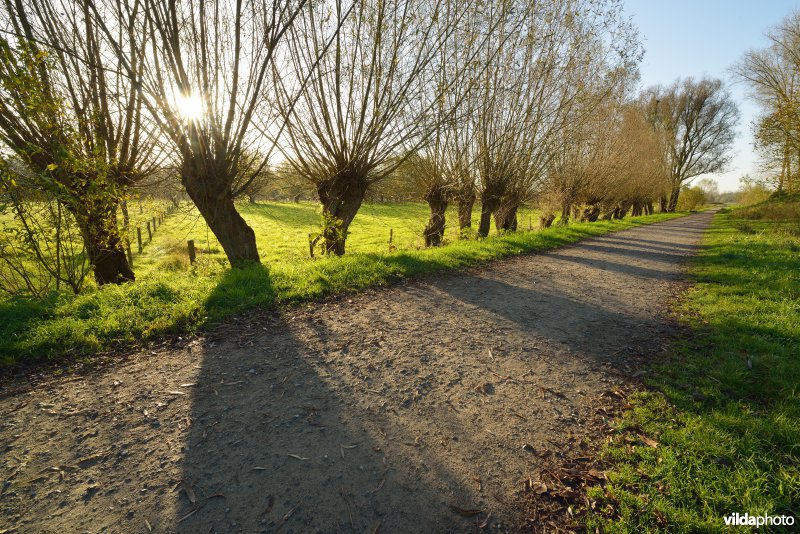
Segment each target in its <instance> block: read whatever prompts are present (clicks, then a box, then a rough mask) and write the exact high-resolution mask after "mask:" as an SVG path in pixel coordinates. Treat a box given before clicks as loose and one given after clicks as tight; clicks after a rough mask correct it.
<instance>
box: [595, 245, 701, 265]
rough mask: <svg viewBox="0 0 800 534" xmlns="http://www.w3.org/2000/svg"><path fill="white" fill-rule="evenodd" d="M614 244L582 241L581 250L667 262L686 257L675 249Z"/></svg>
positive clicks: (682, 259) (678, 260) (676, 261)
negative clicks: (655, 248)
mask: <svg viewBox="0 0 800 534" xmlns="http://www.w3.org/2000/svg"><path fill="white" fill-rule="evenodd" d="M619 245H620V246H612V245H610V244H609V245H606V244H604V243H602V244H601V243H593V242H589V243H581V245H580V249H581V250H590V251H596V252H603V253H607V254H613V255H614V256H623V257H627V258H632V259H641V260H650V261H660V262H665V263H678V262H681V261H684V260H685V259H686V254H681V253H679V252H678V253H676V252H675V251H674V249H673V251H672V252H666V251H665V249H659V250H654V247H646V248H645V247H640V246H637V245H633V246H630V245H629V246H621V245H622V243H620V244H619ZM633 247H636V248H633Z"/></svg>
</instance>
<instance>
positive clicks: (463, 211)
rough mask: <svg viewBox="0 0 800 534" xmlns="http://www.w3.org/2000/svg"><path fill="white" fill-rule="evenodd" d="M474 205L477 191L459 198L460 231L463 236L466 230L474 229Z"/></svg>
mask: <svg viewBox="0 0 800 534" xmlns="http://www.w3.org/2000/svg"><path fill="white" fill-rule="evenodd" d="M474 205H475V191H470V192H469V193H466V194H462V195H460V196H459V197H458V229H459V232H460V234H462V235H463V233H464V231H465V230H466V229H468V228H472V207H473V206H474Z"/></svg>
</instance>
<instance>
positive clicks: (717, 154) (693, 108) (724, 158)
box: [643, 78, 739, 212]
mask: <svg viewBox="0 0 800 534" xmlns="http://www.w3.org/2000/svg"><path fill="white" fill-rule="evenodd" d="M643 98H644V101H645V103H646V106H647V109H648V114H649V116H650V118H651V121H652V122H653V124H654V125H655V127H656V129H659V130H662V131H663V132H664V137H665V140H666V147H665V150H666V155H667V160H668V162H669V167H670V189H669V192H668V193H667V194H665V195H664V197H662V199H661V209H662V210H663V211H668V212H673V211H675V208H676V207H677V205H678V196H679V195H680V192H681V186H682V185H683V184H684V183H686V182H687V181H689V180H691V179H692V178H695V177H697V176H700V175H702V174H707V173H714V172H719V171H721V170H723V169H724V168H725V165H726V164H727V163H728V161H729V160H730V157H731V154H730V148H731V145H732V144H733V140H734V139H735V136H736V131H735V126H736V123H737V122H738V120H739V110H738V108H737V107H736V103H735V102H734V101H733V99H732V98H731V95H730V93H729V92H728V91H727V89H726V88H725V86H724V85H723V84H722V81H720V80H716V79H710V78H704V79H701V80H694V79H692V78H687V79H684V80H677V81H676V82H675V83H674V84H672V85H671V86H670V87H667V88H664V87H660V86H659V87H652V88H650V89H648V90H647V91H646V92H645V94H644V96H643Z"/></svg>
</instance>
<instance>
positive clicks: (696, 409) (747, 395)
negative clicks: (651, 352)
mask: <svg viewBox="0 0 800 534" xmlns="http://www.w3.org/2000/svg"><path fill="white" fill-rule="evenodd" d="M703 245H704V246H703V248H702V249H701V251H700V253H699V254H698V255H697V257H696V258H694V259H693V260H692V261H691V266H690V274H691V278H692V280H693V282H694V285H693V288H692V289H691V290H690V291H689V292H688V293H687V294H686V295H685V296H684V297H683V299H682V301H681V302H680V303H679V304H678V305H677V306H676V308H675V312H676V315H677V317H678V319H679V320H680V321H681V322H682V323H684V324H685V325H686V326H687V327H689V328H690V329H691V331H692V335H691V336H687V338H686V339H684V340H682V341H679V342H677V343H676V344H675V345H674V346H673V348H672V351H671V354H669V355H668V356H667V357H666V358H665V359H664V360H663V361H661V362H658V363H657V364H656V366H655V368H654V372H653V375H652V376H651V377H650V379H649V380H648V385H649V386H650V389H649V390H648V391H644V392H641V393H638V394H637V395H635V396H634V397H633V398H632V399H629V401H630V403H631V405H632V408H631V409H630V410H628V411H626V412H625V415H624V417H623V418H622V419H621V420H620V421H617V423H616V426H617V433H616V435H615V436H614V437H613V441H612V443H611V444H610V445H609V446H608V447H607V448H606V460H607V461H609V462H611V465H612V466H613V467H612V468H611V470H610V471H609V472H608V473H607V476H608V480H609V483H608V485H607V486H606V487H605V488H599V487H597V488H594V489H593V490H591V491H590V493H589V497H590V498H591V499H592V501H593V504H592V506H591V509H590V510H589V515H588V527H589V530H590V531H594V530H595V529H596V528H597V529H600V531H602V532H631V533H633V532H654V531H663V530H668V531H670V532H718V531H721V530H722V529H723V525H724V523H723V517H724V516H727V515H729V514H733V513H740V514H745V513H748V514H750V515H751V516H753V515H769V516H778V515H791V516H794V518H795V520H798V518H800V450H799V449H798V444H800V391H798V387H797V386H798V384H800V196H795V197H789V198H783V199H775V200H769V201H766V202H763V203H761V204H758V205H755V206H751V207H747V208H740V209H735V210H723V211H721V212H720V213H719V214H718V215H716V217H715V219H714V222H713V224H712V227H711V229H710V231H709V232H708V234H707V236H706V238H705V241H704V243H703ZM638 434H644V435H647V436H651V437H653V439H654V440H655V441H656V442H657V445H656V446H652V445H653V444H652V443H651V444H649V445H648V444H646V443H642V442H641V440H638V439H637V435H638ZM637 443H638V444H637ZM794 528H796V526H795V527H794ZM768 530H771V531H775V532H778V531H786V532H790V531H794V530H793V529H792V528H785V527H773V528H772V529H768Z"/></svg>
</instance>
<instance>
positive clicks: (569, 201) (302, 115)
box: [0, 0, 736, 284]
mask: <svg viewBox="0 0 800 534" xmlns="http://www.w3.org/2000/svg"><path fill="white" fill-rule="evenodd" d="M0 20H2V21H3V22H2V23H0V25H2V27H0V31H1V32H2V37H0V142H1V143H2V150H3V154H2V156H3V158H2V161H3V163H2V177H3V178H2V180H3V182H2V184H3V188H4V190H5V191H6V193H7V198H11V197H12V196H13V195H17V197H20V195H22V196H25V195H28V196H29V197H34V196H35V195H39V197H41V195H49V196H51V197H53V198H55V199H56V201H57V203H58V205H59V206H60V207H61V206H63V208H64V209H65V210H66V211H67V213H68V214H69V216H70V220H71V221H73V222H74V224H75V225H76V227H77V228H78V229H79V230H80V235H81V237H82V239H83V242H84V243H85V246H86V250H87V253H88V256H89V260H90V263H91V265H92V267H93V272H94V276H95V279H96V281H97V283H98V284H104V283H109V282H117V283H118V282H122V281H128V280H133V279H134V273H133V272H132V270H131V268H130V266H129V265H128V263H127V261H126V258H125V254H124V251H123V247H122V243H121V230H120V228H118V225H117V212H118V211H119V210H122V211H123V216H124V217H123V220H127V216H126V214H125V213H124V211H125V203H124V200H125V198H127V196H128V195H129V194H130V191H131V190H132V188H136V187H137V186H138V185H141V184H149V183H152V182H153V177H154V176H158V175H163V174H165V173H166V174H168V173H169V172H173V173H175V174H177V175H178V176H179V177H180V182H181V184H182V187H183V189H184V190H185V192H186V193H187V194H188V196H189V197H190V198H191V200H192V202H193V203H194V204H195V205H196V207H197V209H198V210H199V212H200V213H201V214H202V216H203V217H204V218H205V220H206V221H207V223H208V225H209V227H210V229H211V230H212V232H213V233H214V235H215V236H216V237H217V239H218V241H219V242H220V244H221V245H222V248H223V249H224V251H225V253H226V255H227V257H228V259H229V261H230V263H231V265H233V266H235V267H238V266H242V265H245V264H247V263H249V262H258V261H259V253H258V250H257V249H256V241H255V235H254V233H253V231H252V229H251V228H250V227H249V226H248V225H247V223H246V222H245V221H244V219H243V218H242V217H241V216H240V215H239V213H238V211H237V209H236V205H235V203H234V200H235V199H236V198H237V197H240V196H247V195H249V196H251V197H252V196H254V195H255V194H256V192H257V191H259V190H264V189H265V183H269V182H270V181H271V180H276V178H275V177H276V176H281V173H277V174H276V173H275V172H273V169H272V168H271V166H270V161H271V160H274V159H276V157H277V158H278V159H281V160H283V162H284V163H283V164H282V165H283V166H284V167H287V166H288V167H290V168H291V169H292V171H293V173H295V174H296V175H298V176H300V177H301V178H302V179H303V180H304V181H306V182H307V183H309V184H311V186H312V187H313V189H314V190H315V191H316V194H317V196H318V198H319V201H320V203H321V205H322V213H323V229H322V236H323V238H324V243H325V248H326V250H327V251H328V252H330V253H334V254H344V252H345V244H346V239H347V232H348V227H349V225H350V223H351V222H352V220H353V218H354V217H355V216H356V213H357V212H358V210H359V207H360V206H361V204H362V202H363V201H364V200H365V198H366V196H367V194H368V193H369V192H370V191H371V190H374V189H375V188H376V187H380V184H382V183H389V182H391V181H392V180H395V181H396V180H398V179H399V180H402V181H404V182H405V183H406V184H407V185H410V189H411V190H413V191H416V192H417V193H418V194H419V196H420V198H422V199H424V200H425V201H426V202H427V203H428V204H429V206H430V209H431V214H430V220H429V222H428V224H427V226H426V228H425V231H424V237H425V242H426V244H427V245H431V246H433V245H438V244H440V243H441V242H442V236H443V234H444V228H445V223H446V221H445V213H446V210H447V207H448V205H449V204H450V203H456V204H457V205H458V214H459V216H458V219H459V220H458V224H459V226H460V227H461V229H462V230H464V231H465V232H466V231H468V230H469V229H470V227H471V221H472V211H473V206H474V205H475V203H476V201H478V200H479V201H480V206H481V217H480V224H479V227H478V228H477V234H478V235H479V236H486V235H488V233H489V232H490V226H491V223H492V221H494V223H495V226H496V228H497V229H498V230H499V231H513V230H515V229H516V227H517V220H516V213H517V210H518V209H519V207H520V206H521V205H522V204H523V203H528V202H531V201H536V202H537V203H538V204H539V205H541V207H542V208H543V210H544V213H545V215H544V216H543V221H542V222H543V224H544V225H549V224H550V223H552V222H553V220H554V219H555V213H556V212H557V211H560V213H561V220H562V221H563V222H566V221H567V220H569V218H570V217H577V218H580V219H581V220H595V219H597V218H600V217H606V218H608V217H613V216H622V215H624V214H625V213H627V212H628V211H629V210H630V209H631V208H633V213H634V214H640V213H644V212H650V211H652V210H653V204H654V203H655V202H657V201H659V200H660V202H661V209H662V210H674V209H675V206H676V203H677V196H678V194H679V191H680V186H681V184H682V183H684V182H685V181H686V180H689V179H691V178H692V177H693V176H696V175H697V174H701V173H705V172H714V171H715V170H719V168H720V167H721V166H722V165H723V164H724V162H725V159H726V157H725V156H726V153H727V148H728V145H729V144H730V141H731V135H732V133H731V131H732V125H733V123H734V122H735V119H736V110H735V107H734V106H733V104H732V103H731V102H730V99H729V97H728V95H727V93H726V92H725V90H724V88H723V87H722V85H721V83H720V82H718V81H712V80H701V81H699V82H696V81H693V80H685V81H682V82H678V83H676V84H675V85H674V86H672V87H668V88H653V89H651V90H649V91H647V92H645V93H644V94H643V95H641V96H636V95H634V94H633V92H634V90H635V85H636V83H637V68H636V65H637V62H638V61H639V59H640V57H641V48H640V45H639V42H638V38H637V35H636V32H635V30H634V28H632V27H631V26H630V24H629V23H628V22H627V20H626V19H625V18H624V17H623V15H622V12H621V8H620V6H619V3H618V2H615V1H612V0H607V1H606V0H569V1H566V2H565V1H559V0H545V1H536V2H533V1H530V0H490V1H479V0H468V1H458V0H372V1H366V0H324V1H320V2H307V1H305V0H208V1H205V2H192V1H189V0H166V1H165V0H3V3H2V7H0ZM284 174H285V173H284ZM12 193H13V194H12ZM298 194H299V193H298ZM39 197H37V198H39ZM20 213H21V212H20ZM123 230H124V229H123Z"/></svg>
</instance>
